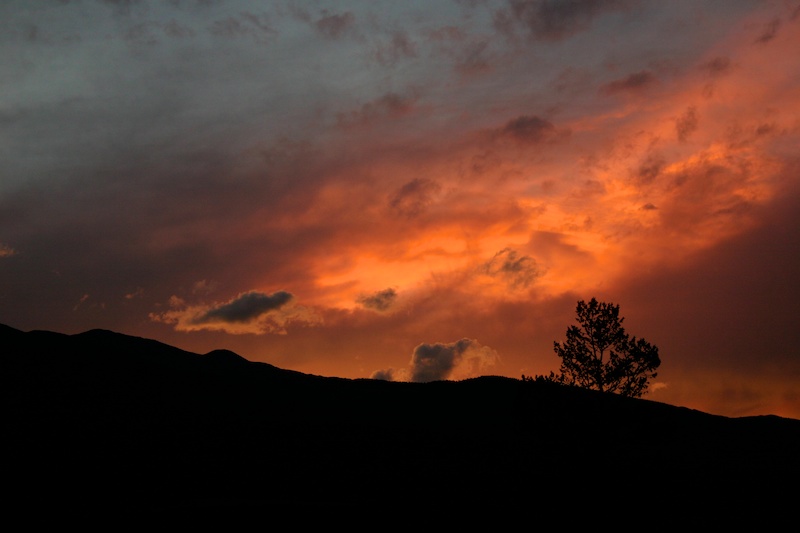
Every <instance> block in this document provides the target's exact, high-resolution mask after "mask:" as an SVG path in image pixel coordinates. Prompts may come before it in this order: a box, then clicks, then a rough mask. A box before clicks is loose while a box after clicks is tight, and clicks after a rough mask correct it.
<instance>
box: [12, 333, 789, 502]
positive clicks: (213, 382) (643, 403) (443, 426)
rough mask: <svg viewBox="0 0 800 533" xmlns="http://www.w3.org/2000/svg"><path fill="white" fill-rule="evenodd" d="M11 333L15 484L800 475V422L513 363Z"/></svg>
mask: <svg viewBox="0 0 800 533" xmlns="http://www.w3.org/2000/svg"><path fill="white" fill-rule="evenodd" d="M0 345H2V346H3V347H4V349H3V352H2V357H1V358H0V364H1V365H2V371H3V372H2V373H3V375H4V385H5V390H6V397H7V399H8V403H7V406H8V417H7V418H8V424H7V429H8V432H7V434H8V435H9V436H10V437H9V438H8V444H9V448H10V450H11V452H10V453H9V455H7V458H13V462H14V465H15V468H13V469H12V472H13V474H15V475H12V476H11V479H12V480H14V482H16V483H18V484H20V485H22V486H28V485H29V484H30V474H31V472H35V473H36V474H37V475H36V476H34V478H35V479H40V480H41V479H46V480H48V483H49V484H48V485H47V487H49V488H48V489H47V490H46V491H45V492H48V493H49V492H50V491H54V492H53V493H52V494H51V496H54V495H55V494H63V493H68V494H69V493H75V491H76V488H75V486H74V483H75V482H76V480H79V479H84V480H87V479H88V480H91V483H90V484H89V485H88V486H89V488H86V485H84V488H82V489H80V490H79V491H78V492H77V494H88V495H91V497H93V498H108V497H109V495H110V494H115V493H116V494H117V495H123V494H124V495H125V499H126V501H135V502H139V503H141V500H142V498H144V495H145V494H146V495H147V496H146V498H145V500H146V501H148V502H161V503H164V502H172V503H175V502H182V503H184V504H187V503H190V502H191V503H194V504H198V503H199V502H205V503H206V504H208V503H210V502H209V498H212V497H211V496H210V495H212V494H213V495H214V496H213V501H214V502H216V503H217V504H219V503H221V502H224V503H225V504H227V505H232V504H234V503H236V502H238V503H241V502H245V501H250V502H252V501H258V502H260V503H261V504H263V503H264V502H282V504H283V505H286V504H288V502H292V503H294V504H297V505H300V504H301V503H302V504H304V505H312V506H313V505H317V506H320V505H325V506H327V505H334V504H335V505H339V506H345V507H347V506H352V505H355V506H359V505H378V504H380V503H381V502H386V501H391V500H396V499H397V498H402V497H403V495H404V494H406V493H407V492H408V491H410V490H413V492H414V493H415V494H416V495H417V496H418V497H424V498H432V499H436V500H438V501H445V502H449V504H450V505H463V501H464V499H465V498H466V499H468V498H470V497H478V498H480V499H481V500H482V501H485V502H486V503H487V504H498V505H499V504H501V503H502V504H506V503H507V502H516V503H517V504H520V503H521V502H524V501H526V500H527V499H528V498H531V497H532V495H531V494H529V493H528V491H529V490H530V489H525V488H524V487H525V486H526V480H528V481H530V480H532V479H536V480H538V483H539V484H544V485H546V486H549V487H551V488H552V490H553V491H554V492H553V493H552V495H551V496H552V498H554V499H555V500H554V501H553V503H557V502H558V498H557V496H556V495H557V494H559V493H560V491H562V492H563V491H570V490H575V489H574V487H575V486H578V487H584V489H586V490H588V489H589V488H591V489H594V490H597V489H599V488H600V487H603V488H604V490H605V491H609V493H610V494H613V493H614V491H615V490H616V491H619V490H626V487H627V489H628V490H629V489H630V487H628V485H629V482H627V481H626V479H627V478H626V476H625V475H620V473H621V472H629V470H630V469H633V470H632V472H629V473H628V474H627V475H633V474H635V473H642V474H643V473H644V472H648V474H647V475H648V476H649V477H651V478H652V479H658V478H659V477H661V478H663V479H670V480H681V479H686V480H691V483H688V484H687V485H686V487H685V489H684V491H685V492H684V494H693V495H695V496H698V497H700V496H702V494H703V493H704V492H706V491H709V490H710V491H716V492H718V493H720V494H724V495H725V496H726V497H727V498H729V499H733V500H736V501H738V500H742V499H749V500H752V501H756V499H758V500H760V499H762V498H763V497H764V496H765V495H767V494H769V495H771V497H772V498H778V497H779V496H780V495H781V493H780V492H778V491H777V487H778V486H779V485H780V483H781V482H783V481H784V480H789V479H793V478H795V477H796V476H797V475H798V474H800V469H799V468H798V459H797V457H796V453H797V452H796V450H797V449H798V445H800V421H798V420H794V419H787V418H782V417H777V416H774V415H770V416H763V417H761V416H759V417H742V418H728V417H724V416H719V415H713V414H709V413H704V412H701V411H697V410H693V409H689V408H685V407H678V406H672V405H668V404H663V403H659V402H653V401H651V400H644V399H633V398H624V397H621V396H616V395H609V394H603V393H599V392H597V391H590V390H584V389H576V388H572V387H565V386H562V385H557V384H553V383H537V382H524V381H522V380H516V379H513V378H507V377H502V376H483V377H478V378H472V379H467V380H463V381H439V382H430V383H397V382H385V381H378V380H369V379H356V380H351V379H345V378H330V377H323V376H315V375H310V374H303V373H300V372H296V371H291V370H285V369H280V368H278V367H275V366H272V365H269V364H268V363H259V362H252V361H248V360H247V359H245V358H244V357H242V356H240V355H239V354H236V353H235V352H232V351H230V350H224V349H217V350H212V351H210V352H208V353H207V354H196V353H193V352H188V351H185V350H181V349H179V348H175V347H173V346H170V345H167V344H164V343H160V342H158V341H154V340H151V339H145V338H141V337H134V336H129V335H125V334H121V333H116V332H112V331H108V330H90V331H87V332H83V333H79V334H74V335H65V334H59V333H54V332H46V331H39V330H35V331H31V332H22V331H20V330H16V329H14V328H11V327H8V326H4V325H0ZM589 451H591V452H589ZM598 469H599V471H605V472H606V473H605V474H603V475H602V476H600V477H599V478H598V479H596V478H595V475H594V474H591V472H593V471H595V470H598ZM609 476H610V478H609ZM617 477H619V478H620V479H616V478H617ZM422 479H426V480H427V481H425V482H424V483H422V482H421V480H422ZM601 479H602V480H603V481H602V482H601V481H600V480H601ZM744 479H746V480H749V481H748V482H747V483H748V486H752V489H751V488H748V487H743V486H742V480H744ZM630 483H633V481H630ZM143 485H144V486H146V487H148V488H147V490H144V489H140V488H139V487H141V486H143ZM101 486H104V487H114V489H115V491H116V492H115V491H110V492H108V491H98V490H97V489H96V487H101ZM91 487H95V488H94V489H92V488H91ZM756 487H757V488H758V490H757V491H756V490H755V488H756ZM773 489H775V490H774V491H773ZM142 490H144V492H142ZM40 491H41V489H40ZM651 491H652V494H650V495H651V496H654V495H656V494H657V495H658V496H659V497H661V498H668V497H674V496H675V495H674V494H673V493H672V492H671V491H669V490H665V488H663V487H658V486H653V487H652V488H651ZM537 497H539V498H545V500H546V499H548V497H547V496H542V495H541V494H540V495H538V496H537ZM609 497H610V496H609ZM628 497H632V498H636V497H642V498H644V493H643V494H640V495H638V496H637V495H636V494H628Z"/></svg>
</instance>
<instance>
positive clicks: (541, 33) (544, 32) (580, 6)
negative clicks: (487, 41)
mask: <svg viewBox="0 0 800 533" xmlns="http://www.w3.org/2000/svg"><path fill="white" fill-rule="evenodd" d="M634 3H636V2H631V1H624V0H508V6H507V7H505V8H502V9H499V10H497V11H496V12H495V14H494V19H495V26H496V27H497V28H498V29H499V30H500V31H503V32H505V33H512V32H514V31H515V30H516V29H518V28H522V30H523V31H524V32H525V33H526V34H527V35H528V37H530V38H532V39H535V40H539V41H558V40H561V39H565V38H567V37H570V36H571V35H574V34H575V33H578V32H580V31H584V30H587V29H589V28H590V27H591V25H592V22H593V21H594V20H595V19H596V18H598V17H600V16H601V15H603V14H605V13H609V12H614V11H617V10H621V9H625V8H627V7H629V6H630V5H632V4H634Z"/></svg>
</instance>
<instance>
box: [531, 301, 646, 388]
mask: <svg viewBox="0 0 800 533" xmlns="http://www.w3.org/2000/svg"><path fill="white" fill-rule="evenodd" d="M576 311H577V315H578V317H577V321H578V324H579V326H574V325H573V326H569V328H567V339H566V341H565V342H564V344H560V343H558V342H555V343H553V344H554V349H555V352H556V355H558V356H559V357H560V358H561V369H560V373H559V374H555V373H553V372H550V376H547V377H545V376H537V377H536V378H535V379H536V381H541V380H545V381H555V382H557V383H563V384H565V385H576V386H578V387H583V388H586V389H595V390H599V391H602V392H613V393H617V394H620V395H622V396H630V397H634V398H638V397H640V396H641V395H642V394H644V393H645V392H647V386H648V381H649V380H650V378H654V377H656V376H657V375H658V374H657V373H656V369H657V368H658V367H659V365H660V364H661V359H659V357H658V348H657V347H655V346H653V345H651V344H649V343H648V342H646V341H645V340H644V339H637V338H636V337H629V336H628V334H627V333H626V332H625V329H624V328H623V327H622V322H623V320H625V319H624V318H623V317H621V316H619V305H614V304H611V303H606V302H598V301H597V300H596V299H595V298H592V299H591V300H590V301H589V303H586V302H584V301H583V300H580V301H579V302H578V306H577V309H576ZM523 380H526V381H533V380H534V378H526V377H525V376H523Z"/></svg>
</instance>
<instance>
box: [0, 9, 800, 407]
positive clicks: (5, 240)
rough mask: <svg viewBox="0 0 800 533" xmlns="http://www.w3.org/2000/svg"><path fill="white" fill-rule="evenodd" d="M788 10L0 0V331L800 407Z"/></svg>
mask: <svg viewBox="0 0 800 533" xmlns="http://www.w3.org/2000/svg"><path fill="white" fill-rule="evenodd" d="M798 50H800V2H797V1H788V0H786V1H784V0H776V1H754V0H731V1H727V0H726V1H722V0H719V1H676V2H655V1H648V0H640V1H637V0H630V1H626V0H618V1H614V0H609V1H588V0H573V1H563V2H554V1H544V0H485V1H484V0H460V1H459V0H452V1H435V2H387V1H376V2H355V1H353V2H346V1H345V2H325V1H304V2H299V1H298V2H292V1H277V2H254V1H244V0H164V1H148V0H42V1H39V2H27V1H16V0H10V1H5V2H3V3H2V4H0V51H1V52H2V61H0V139H2V143H0V157H1V158H2V166H0V323H5V324H7V325H10V326H12V327H16V328H18V329H23V330H30V329H51V330H55V331H61V332H66V333H78V332H81V331H85V330H87V329H93V328H106V329H113V330H116V331H120V332H123V333H128V334H134V335H140V336H145V337H149V338H155V339H158V340H161V341H163V342H167V343H170V344H174V345H176V346H179V347H182V348H185V349H189V350H192V351H196V352H200V353H205V352H208V351H211V350H212V349H215V348H228V349H232V350H234V351H236V352H237V353H239V354H241V355H242V356H244V357H246V358H248V359H250V360H255V361H264V362H269V363H271V364H274V365H276V366H280V367H282V368H289V369H295V370H299V371H302V372H307V373H312V374H320V375H330V376H340V377H348V378H358V377H380V378H383V379H404V380H417V381H425V380H431V379H462V378H465V377H470V376H474V375H482V374H496V375H506V376H510V377H520V376H521V375H522V374H525V375H535V374H546V373H549V371H550V370H556V369H557V368H558V365H559V360H558V358H557V357H556V356H555V353H554V351H553V342H554V341H561V340H562V339H563V337H564V333H565V331H566V328H567V327H568V326H569V325H570V324H572V323H573V321H574V318H575V304H576V302H577V301H578V300H580V299H583V300H588V299H590V298H592V297H597V298H598V299H600V300H605V301H610V302H613V303H618V304H620V306H621V314H622V315H623V316H624V317H626V320H625V323H624V325H625V326H626V329H627V331H628V332H629V333H630V334H631V335H635V336H637V337H643V338H645V339H646V340H648V341H649V342H651V343H652V344H655V345H657V346H658V347H659V349H660V354H661V359H662V365H661V368H660V369H659V376H658V378H657V379H656V382H655V383H653V386H652V388H651V392H650V393H649V394H648V395H646V396H645V397H646V398H648V399H652V400H656V401H662V402H666V403H671V404H674V405H681V406H687V407H691V408H695V409H700V410H704V411H707V412H711V413H715V414H722V415H726V416H743V415H757V414H777V415H781V416H790V417H793V418H800V327H798V319H800V303H798V302H799V301H800V284H798V281H797V278H796V276H797V274H798V272H800V238H799V236H800V187H799V186H800V62H798V61H797V51H798Z"/></svg>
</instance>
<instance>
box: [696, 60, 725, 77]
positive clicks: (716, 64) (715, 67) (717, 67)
mask: <svg viewBox="0 0 800 533" xmlns="http://www.w3.org/2000/svg"><path fill="white" fill-rule="evenodd" d="M700 68H701V69H702V70H704V71H706V72H708V74H709V75H710V76H711V77H718V76H722V75H723V74H727V73H728V72H730V70H731V60H730V58H728V57H725V56H719V57H715V58H714V59H712V60H710V61H706V62H705V63H703V64H702V65H700Z"/></svg>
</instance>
